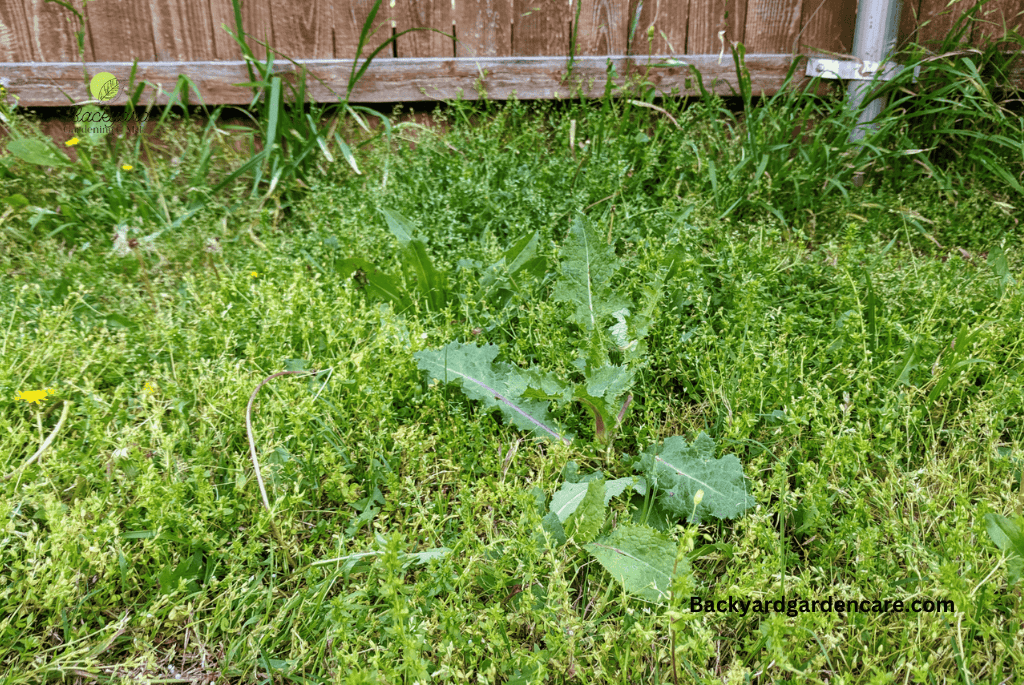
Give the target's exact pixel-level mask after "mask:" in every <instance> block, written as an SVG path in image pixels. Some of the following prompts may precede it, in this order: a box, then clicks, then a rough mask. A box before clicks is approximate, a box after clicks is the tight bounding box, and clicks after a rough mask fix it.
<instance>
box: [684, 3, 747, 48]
mask: <svg viewBox="0 0 1024 685" xmlns="http://www.w3.org/2000/svg"><path fill="white" fill-rule="evenodd" d="M730 4H732V5H735V2H731V3H730V2H729V1H728V0H708V1H707V2H697V3H693V4H692V5H691V6H690V16H689V20H688V22H687V27H686V49H685V50H684V52H685V53H688V54H694V55H701V54H705V55H706V54H712V53H715V52H721V50H722V44H723V41H726V40H729V38H728V36H727V34H728V33H729V26H728V19H733V16H734V15H733V13H732V12H730V11H729V5H730ZM727 12H728V15H729V17H728V19H727V18H726V13H727ZM720 31H725V32H726V33H725V34H723V35H722V37H721V38H719V37H718V34H719V32H720ZM725 45H728V43H725Z"/></svg>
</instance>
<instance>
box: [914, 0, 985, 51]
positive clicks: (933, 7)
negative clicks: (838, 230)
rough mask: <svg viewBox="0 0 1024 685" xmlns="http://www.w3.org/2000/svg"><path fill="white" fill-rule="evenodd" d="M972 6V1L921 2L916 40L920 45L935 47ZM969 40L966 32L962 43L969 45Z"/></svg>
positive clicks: (925, 0) (929, 0) (938, 0)
mask: <svg viewBox="0 0 1024 685" xmlns="http://www.w3.org/2000/svg"><path fill="white" fill-rule="evenodd" d="M974 4H975V2H974V0H958V1H956V2H951V1H950V0H921V10H920V12H921V13H920V18H919V20H918V38H917V39H918V40H919V41H920V42H921V44H922V45H927V46H930V47H936V46H937V45H938V44H939V43H941V42H942V39H943V38H945V37H946V34H947V33H949V30H950V29H951V28H953V24H955V23H956V20H957V19H959V18H960V16H961V15H962V14H963V13H964V12H966V11H967V10H968V9H970V8H971V7H972V6H973V5H974ZM970 40H971V32H970V30H968V31H966V32H965V34H964V38H963V42H964V43H969V42H970Z"/></svg>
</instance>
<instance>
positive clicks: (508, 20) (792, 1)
mask: <svg viewBox="0 0 1024 685" xmlns="http://www.w3.org/2000/svg"><path fill="white" fill-rule="evenodd" d="M240 2H241V7H242V24H243V29H244V31H245V33H246V34H247V40H248V43H249V45H250V47H252V48H253V51H254V53H255V54H256V56H257V58H259V59H264V58H265V56H266V50H265V49H264V48H263V47H262V46H261V45H260V42H261V41H262V42H265V43H267V44H268V45H270V46H272V47H273V48H274V50H275V52H277V53H278V54H279V55H280V56H282V58H281V59H279V60H278V64H279V66H283V67H288V62H287V60H285V59H283V57H289V58H292V59H295V60H299V61H301V62H307V61H309V60H349V59H352V58H353V57H355V56H356V51H357V45H358V42H359V36H360V32H361V31H362V29H363V24H364V23H365V21H366V19H367V17H368V16H369V13H370V10H371V8H372V7H373V5H374V2H375V0H290V1H288V2H284V3H282V2H279V0H240ZM392 2H394V6H392ZM977 2H978V0H957V1H956V2H954V3H953V4H951V5H949V4H948V3H949V0H904V7H903V13H902V19H901V22H900V34H899V35H900V41H901V44H905V43H906V42H907V41H908V40H912V39H913V40H919V41H924V42H925V43H926V44H930V45H932V46H937V44H938V41H939V40H940V39H941V38H942V37H943V36H944V35H945V34H946V32H947V31H948V30H949V28H950V27H951V26H953V25H954V23H955V22H956V21H958V20H959V18H960V17H961V16H962V15H963V13H964V12H965V11H967V10H968V9H970V8H972V7H975V6H976V4H977ZM64 4H65V3H62V4H60V5H59V4H57V3H55V2H46V1H45V0H0V62H2V63H0V83H3V84H5V85H7V86H8V87H9V88H10V89H11V90H12V91H13V92H16V94H17V95H18V96H19V97H20V98H21V101H22V103H23V104H25V105H29V106H45V105H47V104H50V105H60V104H64V103H66V102H67V97H66V96H63V95H60V92H61V90H62V89H63V90H66V91H67V92H68V93H69V94H70V93H73V92H78V93H80V94H81V96H82V97H86V94H85V92H84V90H83V89H84V85H83V82H84V78H83V75H82V73H83V71H82V65H81V61H82V60H84V61H85V62H86V64H87V71H89V72H90V73H96V72H97V71H100V70H101V69H99V68H98V67H99V65H101V64H114V63H129V62H131V61H132V60H139V61H140V63H142V65H143V66H144V67H145V69H146V70H147V73H151V74H158V75H159V79H156V81H155V82H158V83H161V84H163V85H164V87H165V88H166V87H169V86H170V85H171V84H173V82H174V81H175V80H176V76H177V72H176V70H180V71H181V73H185V74H186V75H188V76H189V77H190V78H192V80H193V81H195V82H196V83H197V84H201V85H199V88H200V91H201V92H202V95H203V97H204V98H205V99H206V101H207V102H208V103H210V104H214V103H217V104H219V103H223V104H229V103H244V102H248V101H249V97H250V95H249V91H247V90H245V89H239V88H236V87H233V86H231V85H230V83H237V82H238V81H239V80H241V81H245V80H248V73H247V72H246V73H245V74H244V75H243V76H242V77H240V78H239V77H237V76H236V75H232V76H231V78H234V79H236V80H234V81H231V82H226V83H218V82H217V79H218V78H219V77H220V76H223V77H224V78H227V76H226V74H234V67H233V66H231V65H232V64H234V63H235V61H237V60H239V59H240V58H241V50H240V49H239V46H238V45H237V43H236V42H235V40H234V39H233V38H232V36H231V35H230V34H229V33H228V32H227V31H226V30H225V28H227V29H228V30H230V31H232V32H233V31H235V30H236V25H235V16H234V12H233V8H232V0H90V1H89V2H88V4H87V5H84V3H83V0H67V2H66V4H70V5H71V7H74V8H77V9H78V10H79V11H80V12H82V13H83V17H84V18H85V25H84V29H82V28H81V27H80V22H79V21H78V19H76V18H75V16H74V13H73V11H71V10H69V8H68V7H65V6H63V5H64ZM856 4H857V0H699V1H698V0H644V1H643V3H642V4H641V2H640V0H383V1H382V2H381V5H380V7H379V11H378V13H377V16H376V18H375V20H374V25H373V27H371V33H370V35H368V36H367V39H366V42H365V45H364V47H363V52H362V56H363V57H366V56H368V55H369V54H370V52H371V51H373V50H374V49H375V48H377V46H379V45H381V44H382V43H383V42H384V41H386V40H387V39H389V38H391V37H392V36H393V35H396V34H397V33H400V32H402V31H404V30H406V29H409V28H430V29H436V31H414V32H411V33H407V34H405V35H403V36H400V37H398V38H396V40H395V42H394V44H393V45H388V46H386V48H385V49H383V50H382V51H381V52H380V53H378V54H377V55H376V58H375V63H374V65H373V66H372V67H371V68H370V69H369V71H368V72H367V74H366V77H365V79H366V83H367V84H369V85H367V87H366V88H365V90H360V89H357V92H361V93H364V95H358V96H357V99H362V100H363V101H370V100H373V99H374V98H376V99H377V101H386V102H394V101H399V100H403V99H408V100H423V99H430V98H433V97H454V96H455V94H456V93H457V92H459V90H460V89H461V91H462V92H463V93H464V94H465V96H467V97H474V96H475V95H474V92H475V91H474V84H475V82H476V81H477V80H478V79H479V78H480V76H481V75H482V74H483V73H484V72H485V67H484V66H483V65H484V64H487V65H489V66H488V67H486V69H506V68H509V69H512V72H510V73H515V74H518V75H519V76H520V77H522V78H532V79H539V81H538V82H537V83H533V82H526V81H523V82H519V83H517V84H515V85H516V86H517V88H513V87H512V83H511V82H510V81H509V79H511V78H512V76H510V75H509V74H495V73H488V74H487V76H486V78H485V79H484V81H485V82H486V85H485V87H486V88H488V89H489V92H491V94H492V96H493V97H498V94H502V96H507V95H508V94H510V93H511V92H512V91H513V90H515V91H517V92H518V93H519V95H520V97H527V95H526V94H527V93H529V94H530V95H529V97H553V96H554V93H555V92H556V90H557V92H559V93H560V94H568V92H569V90H570V89H569V88H568V87H567V86H565V84H561V85H560V86H558V87H557V88H556V87H555V86H554V85H552V84H553V81H551V78H552V77H553V75H554V74H559V75H561V73H562V70H563V69H564V66H565V63H566V60H567V57H568V55H569V54H570V53H571V52H572V50H573V42H572V41H573V39H575V54H576V55H577V56H578V57H600V56H603V55H612V56H622V55H630V56H633V57H634V58H636V59H637V61H638V62H639V61H640V60H641V58H642V59H643V61H644V63H645V64H647V63H649V62H650V60H649V59H647V58H648V56H649V55H673V56H675V57H678V58H682V59H686V60H689V59H690V58H691V57H692V58H693V60H695V61H696V62H699V63H701V64H708V65H710V64H711V63H712V62H714V65H713V66H714V70H715V71H714V72H713V73H718V71H721V70H723V69H725V70H731V69H733V64H732V60H731V59H729V48H730V46H731V45H732V44H733V43H734V42H735V43H742V44H743V45H744V46H745V48H746V52H747V53H751V54H758V55H762V56H764V55H773V56H775V57H773V59H776V58H777V59H783V61H785V59H786V58H785V57H784V56H788V55H791V54H794V53H804V54H810V53H837V54H848V53H849V51H850V49H851V47H852V42H853V31H854V24H855V18H856ZM577 10H578V17H577ZM1022 13H1024V0H992V1H991V2H989V3H988V4H987V5H985V6H984V7H982V8H981V10H980V11H979V12H978V17H979V18H981V19H983V20H984V21H986V22H987V23H984V24H976V25H974V26H973V27H972V28H971V31H970V32H969V33H968V34H965V36H964V38H965V43H968V42H969V43H972V44H977V43H978V42H979V41H981V40H982V39H985V38H992V37H999V36H1001V35H1003V30H1004V27H1007V26H1008V27H1010V28H1016V29H1017V30H1024V15H1022ZM634 20H636V32H635V35H634V36H633V37H632V41H631V42H630V38H629V34H630V29H631V27H632V26H633V22H634ZM79 30H84V44H83V46H82V50H81V54H80V50H79V46H78V42H77V40H76V37H75V32H76V31H79ZM648 30H650V31H651V33H650V34H649V33H648ZM439 31H440V32H443V33H445V34H449V35H448V36H445V35H442V33H439ZM451 36H454V37H455V40H454V41H453V39H452V37H451ZM1008 47H1009V46H1008ZM453 55H454V57H455V58H457V59H464V60H467V61H466V62H465V63H464V64H457V63H454V62H451V59H452V58H453ZM395 57H397V58H398V61H397V62H396V64H395V65H393V66H392V67H390V68H386V67H385V66H384V65H385V63H386V62H389V61H394V59H395ZM511 57H524V58H525V57H551V58H559V59H556V60H554V61H552V60H547V61H544V60H542V61H541V62H515V63H512V62H507V61H502V60H500V59H498V61H494V60H495V58H511ZM414 58H430V59H433V60H434V61H432V62H427V63H425V64H428V65H431V68H443V69H444V71H443V72H442V73H438V74H427V73H426V72H424V71H423V68H421V66H418V65H416V64H415V63H413V62H411V61H404V60H406V59H414ZM616 59H621V57H616ZM76 62H77V63H78V67H77V70H76V72H75V73H74V76H73V77H72V76H67V77H65V76H64V75H63V74H65V73H66V70H65V67H64V66H63V65H65V64H67V63H76ZM218 62H224V64H223V65H221V66H223V69H220V68H218V67H217V66H216V65H217V64H218ZM775 63H776V62H772V64H775ZM30 64H31V66H28V65H30ZM200 64H202V65H207V66H205V67H203V68H206V69H208V70H209V73H207V74H199V73H198V72H197V71H196V65H200ZM325 64H326V63H325ZM334 64H335V66H333V67H330V69H329V70H328V71H329V72H330V74H331V78H329V79H328V81H329V83H330V84H331V87H332V89H334V90H336V91H338V92H343V91H344V85H345V83H346V82H347V76H348V74H347V73H346V74H345V79H341V78H340V77H337V78H336V76H337V73H340V72H337V73H336V71H337V64H340V62H334ZM347 64H349V65H351V62H347ZM513 65H514V66H513ZM748 66H749V67H750V73H751V76H752V77H753V84H752V85H753V87H754V89H755V91H756V92H764V93H772V92H774V90H773V88H774V86H772V83H774V82H775V80H776V77H777V76H778V74H775V73H774V72H771V71H769V72H767V73H765V74H758V73H757V71H756V68H758V67H755V66H754V65H753V63H751V64H749V65H748ZM531 70H532V71H531ZM122 71H123V72H125V73H119V74H117V75H118V77H119V78H127V73H126V71H127V70H122ZM598 71H599V73H598V76H599V77H601V79H603V73H604V70H603V67H602V69H600V70H598ZM378 72H379V74H380V75H379V76H378V75H377V74H378ZM67 73H70V72H67ZM403 73H404V74H406V75H407V77H408V81H409V84H415V85H408V86H407V85H403V84H402V83H401V82H402V80H403V77H401V76H400V74H403ZM657 73H658V74H662V73H663V72H661V71H657ZM781 73H783V74H784V73H785V70H783V71H782V72H781ZM467 74H472V78H470V77H469V76H466V75H467ZM30 75H31V76H32V78H35V79H37V80H38V81H39V83H29V82H28V81H26V79H27V78H28V77H29V76H30ZM218 75H220V76H218ZM464 76H465V78H464ZM658 78H662V76H660V75H659V76H658ZM667 78H668V79H669V81H667V82H671V80H672V78H674V77H673V76H671V75H669V76H668V77H667ZM446 79H452V81H451V83H446V81H445V80H446ZM466 79H468V81H467V80H466ZM601 79H599V80H601ZM683 80H685V78H684V79H683ZM705 80H706V81H707V80H710V77H709V76H708V75H707V74H705ZM15 82H18V83H19V84H20V85H19V86H18V88H20V90H18V89H16V88H15V87H14V83H15ZM601 82H602V83H603V80H602V81H601ZM385 86H386V87H385ZM419 88H426V89H427V91H428V92H427V93H422V92H419V91H418V90H417V92H416V93H411V90H412V89H419ZM388 89H390V90H388ZM314 90H315V89H314ZM321 90H324V93H323V96H324V97H325V98H326V99H327V100H333V99H334V97H333V96H332V95H330V93H329V91H327V90H326V89H321ZM230 93H234V94H233V95H229V94H230ZM239 93H242V94H243V95H242V96H240V95H238V94H239ZM371 93H372V96H371V95H369V94H371ZM441 93H450V95H441ZM544 93H548V94H549V95H544ZM37 95H38V97H40V98H42V99H36V97H37ZM223 97H230V98H232V99H230V100H224V99H222V98H223Z"/></svg>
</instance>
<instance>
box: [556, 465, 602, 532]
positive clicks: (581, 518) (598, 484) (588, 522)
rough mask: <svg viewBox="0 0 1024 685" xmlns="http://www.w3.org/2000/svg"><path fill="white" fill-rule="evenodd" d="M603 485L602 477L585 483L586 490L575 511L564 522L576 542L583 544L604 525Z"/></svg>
mask: <svg viewBox="0 0 1024 685" xmlns="http://www.w3.org/2000/svg"><path fill="white" fill-rule="evenodd" d="M604 496H605V485H604V479H603V478H598V479H597V480H592V481H590V482H589V483H587V490H586V492H585V493H584V494H583V499H581V500H580V503H579V506H578V507H576V511H574V512H573V513H572V515H571V516H569V518H568V520H567V521H566V522H565V523H566V525H565V528H566V531H567V532H568V534H569V536H570V537H572V538H574V539H575V540H576V542H577V543H579V544H585V543H587V542H590V541H591V540H593V539H594V538H596V537H597V534H598V533H599V532H601V526H603V525H604V507H605V501H604Z"/></svg>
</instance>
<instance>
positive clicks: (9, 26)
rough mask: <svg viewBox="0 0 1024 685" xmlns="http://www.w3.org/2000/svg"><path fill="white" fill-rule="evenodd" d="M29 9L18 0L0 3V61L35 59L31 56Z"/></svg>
mask: <svg viewBox="0 0 1024 685" xmlns="http://www.w3.org/2000/svg"><path fill="white" fill-rule="evenodd" d="M31 9H32V8H31V7H26V6H25V5H23V4H22V3H21V2H18V0H14V2H10V1H7V2H2V3H0V61H3V62H33V61H36V60H35V58H33V56H32V42H33V41H32V37H33V33H32V25H31V23H30V22H29V16H31V15H29V14H28V12H30V11H31Z"/></svg>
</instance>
